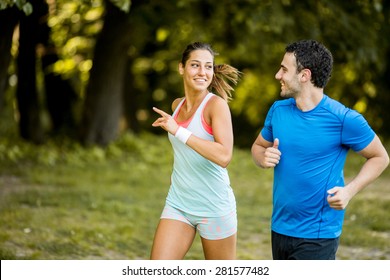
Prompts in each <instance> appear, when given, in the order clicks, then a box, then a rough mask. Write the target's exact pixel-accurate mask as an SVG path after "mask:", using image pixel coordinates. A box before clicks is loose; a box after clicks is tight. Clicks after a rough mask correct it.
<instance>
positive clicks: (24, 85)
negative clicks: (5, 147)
mask: <svg viewBox="0 0 390 280" xmlns="http://www.w3.org/2000/svg"><path fill="white" fill-rule="evenodd" d="M39 2H40V1H38V0H36V1H31V3H32V4H33V7H34V10H33V13H32V14H31V15H29V16H26V15H24V14H23V15H22V16H21V20H20V36H19V55H18V58H17V66H18V70H17V73H18V86H17V91H16V98H17V103H18V109H19V115H20V119H19V131H20V136H21V137H22V138H24V139H26V140H28V141H31V142H33V143H36V144H41V143H43V129H42V126H41V122H40V110H39V100H38V93H37V88H36V45H37V42H38V34H37V30H38V22H39V19H40V14H39V8H38V6H39V4H40V3H39Z"/></svg>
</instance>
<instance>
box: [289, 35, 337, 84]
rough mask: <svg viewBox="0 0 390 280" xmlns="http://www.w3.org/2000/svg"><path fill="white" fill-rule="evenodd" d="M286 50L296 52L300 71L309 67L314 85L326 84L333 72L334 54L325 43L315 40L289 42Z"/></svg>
mask: <svg viewBox="0 0 390 280" xmlns="http://www.w3.org/2000/svg"><path fill="white" fill-rule="evenodd" d="M286 52H288V53H294V55H295V58H296V60H297V72H298V73H299V72H300V71H301V70H302V69H309V70H310V71H311V82H312V83H313V84H314V86H316V87H318V88H324V87H325V86H326V84H327V83H328V81H329V79H330V76H331V72H332V67H333V56H332V53H331V52H330V51H329V50H328V49H327V48H326V47H325V46H324V45H322V44H321V43H319V42H317V41H315V40H302V41H298V42H294V43H292V44H289V45H288V46H287V47H286Z"/></svg>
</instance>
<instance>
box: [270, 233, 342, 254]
mask: <svg viewBox="0 0 390 280" xmlns="http://www.w3.org/2000/svg"><path fill="white" fill-rule="evenodd" d="M271 241H272V257H273V259H274V260H335V259H336V252H337V248H338V247H339V241H340V238H339V237H337V238H319V239H311V238H296V237H291V236H286V235H283V234H279V233H276V232H274V231H272V235H271Z"/></svg>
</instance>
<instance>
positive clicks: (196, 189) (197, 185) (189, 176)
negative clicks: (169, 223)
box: [166, 93, 236, 217]
mask: <svg viewBox="0 0 390 280" xmlns="http://www.w3.org/2000/svg"><path fill="white" fill-rule="evenodd" d="M213 96H214V94H213V93H208V94H207V95H206V97H205V98H204V99H203V101H202V103H201V104H200V105H199V107H198V109H197V110H196V112H195V113H194V115H193V117H192V119H191V121H190V122H189V124H188V127H187V129H188V130H190V131H191V132H192V133H193V134H194V135H195V136H197V137H199V138H202V139H205V140H208V141H214V137H213V135H212V134H210V133H209V132H207V130H206V129H205V127H204V126H203V124H202V115H203V109H204V107H205V106H206V104H207V102H208V101H209V100H210V98H211V97H213ZM184 101H185V98H184V99H183V100H182V101H181V102H180V103H179V105H178V106H177V107H176V109H175V111H174V112H173V115H172V117H175V116H176V114H178V112H179V110H180V108H181V106H182V105H183V103H184ZM168 137H169V140H170V142H171V144H172V147H173V152H174V163H173V172H172V176H171V186H170V189H169V192H168V196H167V199H166V202H167V204H168V205H170V206H172V207H175V208H178V209H180V210H182V211H184V212H186V213H189V214H192V215H197V216H207V217H219V216H223V215H226V214H227V213H229V212H230V211H232V210H235V208H236V201H235V198H234V193H233V190H232V188H231V187H230V180H229V175H228V172H227V169H226V168H223V167H221V166H219V165H217V164H215V163H213V162H211V161H210V160H208V159H206V158H204V157H203V156H201V155H200V154H198V153H197V152H195V151H194V150H193V149H192V148H190V147H189V146H187V145H186V144H183V143H182V142H180V141H179V140H178V139H177V138H176V137H174V136H173V135H171V134H170V133H168Z"/></svg>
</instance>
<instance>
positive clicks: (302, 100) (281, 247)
mask: <svg viewBox="0 0 390 280" xmlns="http://www.w3.org/2000/svg"><path fill="white" fill-rule="evenodd" d="M332 65H333V58H332V54H331V53H330V51H329V50H328V49H326V47H325V46H323V45H322V44H320V43H318V42H316V41H314V40H303V41H298V42H295V43H292V44H290V45H288V46H287V47H286V53H285V55H284V58H283V61H282V63H281V67H280V69H279V71H278V72H277V73H276V75H275V78H276V79H277V80H279V81H280V83H281V93H280V95H281V97H283V98H285V99H284V100H281V101H276V102H275V103H274V104H273V105H272V107H271V108H270V110H269V112H268V114H267V117H266V120H265V124H264V127H263V129H262V130H261V132H260V134H259V136H258V137H257V139H256V140H255V142H254V143H253V146H252V156H253V159H254V161H255V163H256V165H258V166H260V167H262V168H272V167H273V168H274V186H273V188H274V189H273V213H272V223H271V230H272V255H273V258H274V259H278V260H280V259H283V260H285V259H305V260H310V259H315V260H320V259H321V260H323V259H325V260H326V259H335V258H336V251H337V248H338V245H339V237H340V234H341V231H342V225H343V220H344V212H345V208H346V206H347V204H348V202H349V201H350V200H351V199H352V197H353V196H354V195H356V194H357V193H358V192H359V191H361V190H362V189H363V188H365V187H366V186H367V185H368V184H370V183H371V182H372V181H374V180H375V179H376V178H377V177H378V176H379V175H380V174H381V173H382V172H383V170H384V169H385V168H386V167H387V165H388V163H389V156H388V154H387V152H386V150H385V148H384V147H383V145H382V143H381V141H380V139H379V138H378V136H377V135H376V134H375V132H374V131H373V130H372V129H371V127H370V126H369V125H368V123H367V121H366V120H365V119H364V117H363V116H362V115H361V114H359V113H358V112H356V111H354V110H351V109H349V108H347V107H345V106H344V105H342V104H341V103H339V102H338V101H335V100H333V99H331V98H330V97H328V96H327V95H326V94H324V87H325V86H326V84H327V82H328V80H329V78H330V75H331V71H332ZM349 149H352V150H353V151H355V152H357V153H358V154H360V155H361V156H363V157H364V158H366V159H367V161H366V162H365V163H364V164H363V166H362V167H361V169H360V171H359V172H358V174H357V175H356V177H355V178H354V179H353V180H352V181H351V182H349V183H348V184H346V185H344V178H343V167H344V164H345V159H346V156H347V152H348V150H349Z"/></svg>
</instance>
